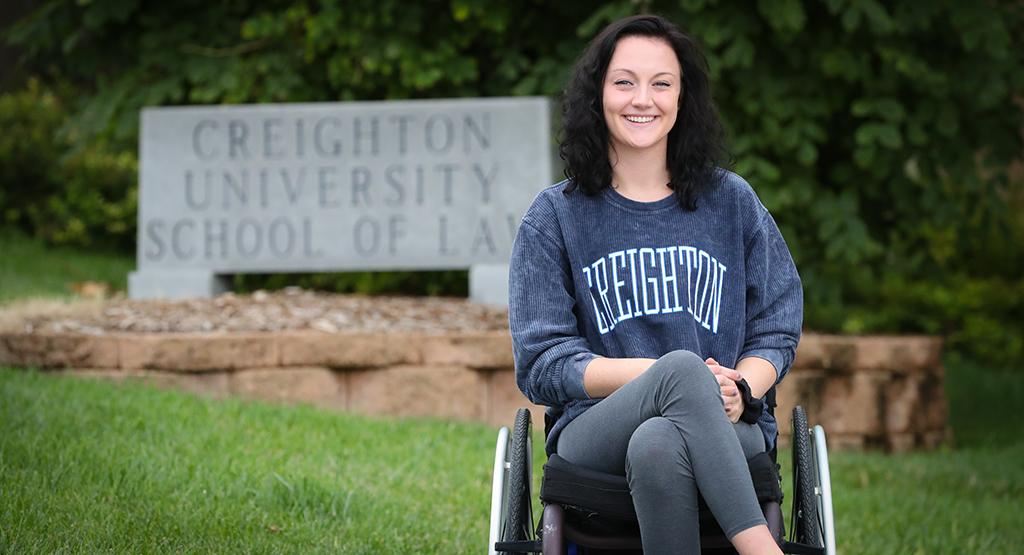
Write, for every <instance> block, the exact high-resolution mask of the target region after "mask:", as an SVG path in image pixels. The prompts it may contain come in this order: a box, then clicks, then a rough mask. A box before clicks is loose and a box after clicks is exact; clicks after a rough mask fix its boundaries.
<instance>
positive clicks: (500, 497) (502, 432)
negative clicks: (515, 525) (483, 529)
mask: <svg viewBox="0 0 1024 555" xmlns="http://www.w3.org/2000/svg"><path fill="white" fill-rule="evenodd" d="M508 447H509V430H508V428H507V427H505V426H502V427H501V429H499V430H498V441H497V444H496V445H495V447H494V471H493V473H492V475H491V522H490V528H489V529H488V530H489V532H488V534H487V554H488V555H497V554H498V552H497V551H495V550H494V544H495V543H497V542H498V541H500V534H501V523H502V522H504V521H505V486H506V483H507V481H508V480H507V478H508V466H509V461H508V450H509V449H508Z"/></svg>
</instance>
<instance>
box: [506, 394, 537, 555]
mask: <svg viewBox="0 0 1024 555" xmlns="http://www.w3.org/2000/svg"><path fill="white" fill-rule="evenodd" d="M531 432H532V424H531V422H530V411H529V409H525V408H521V409H519V411H517V412H516V422H515V426H514V427H513V428H512V437H511V445H510V447H509V457H508V462H509V466H508V490H507V492H506V499H507V504H506V506H507V511H506V516H505V521H504V526H503V527H502V532H501V541H503V542H515V541H527V540H533V539H534V530H533V494H532V491H531V490H532V487H531V479H532V477H533V441H532V440H531V437H530V436H531ZM511 553H514V554H515V555H518V554H519V552H511Z"/></svg>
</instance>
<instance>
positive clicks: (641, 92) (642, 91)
mask: <svg viewBox="0 0 1024 555" xmlns="http://www.w3.org/2000/svg"><path fill="white" fill-rule="evenodd" d="M650 105H651V93H650V92H649V91H648V90H647V87H637V88H636V92H635V93H634V94H633V106H636V107H638V108H646V107H648V106H650Z"/></svg>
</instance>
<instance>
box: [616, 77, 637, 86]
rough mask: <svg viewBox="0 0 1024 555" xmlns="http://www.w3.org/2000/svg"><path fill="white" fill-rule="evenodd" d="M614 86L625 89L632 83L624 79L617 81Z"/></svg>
mask: <svg viewBox="0 0 1024 555" xmlns="http://www.w3.org/2000/svg"><path fill="white" fill-rule="evenodd" d="M615 84H616V85H617V86H620V87H627V86H629V85H632V84H633V82H632V81H628V80H626V79H619V80H618V81H616V82H615Z"/></svg>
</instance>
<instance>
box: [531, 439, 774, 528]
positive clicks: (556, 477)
mask: <svg viewBox="0 0 1024 555" xmlns="http://www.w3.org/2000/svg"><path fill="white" fill-rule="evenodd" d="M747 465H748V466H749V468H750V477H751V479H752V480H753V482H754V492H755V493H756V494H757V500H758V502H760V503H765V502H768V501H774V502H776V503H781V502H782V486H781V484H780V480H779V469H778V466H777V465H776V464H775V461H774V460H772V458H771V455H770V454H769V453H767V452H766V453H759V454H757V455H755V456H754V457H752V458H751V459H749V460H748V461H747ZM540 499H541V501H543V502H544V503H557V504H559V505H563V506H565V507H566V508H568V509H570V510H576V511H582V512H584V513H592V514H593V516H600V517H601V518H602V519H610V520H617V521H636V510H635V509H634V508H633V497H632V496H631V495H630V493H629V484H628V483H627V482H626V477H625V476H619V475H616V474H605V473H604V472H598V471H596V470H591V469H589V468H584V467H582V466H579V465H575V464H572V463H570V462H569V461H567V460H565V459H563V458H562V457H559V456H558V455H557V454H553V455H551V457H550V458H549V459H548V461H547V463H545V464H544V476H543V477H542V479H541V485H540ZM700 509H701V512H702V513H706V512H707V507H706V505H705V504H704V500H703V498H702V499H701V500H700ZM712 520H713V519H712Z"/></svg>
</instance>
